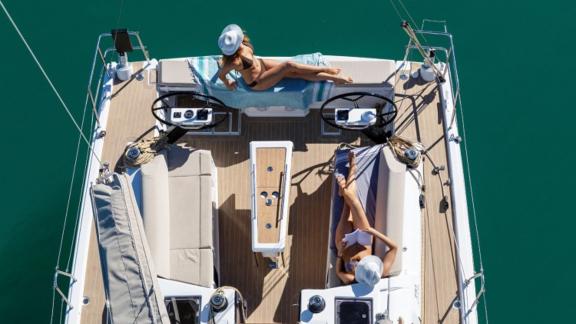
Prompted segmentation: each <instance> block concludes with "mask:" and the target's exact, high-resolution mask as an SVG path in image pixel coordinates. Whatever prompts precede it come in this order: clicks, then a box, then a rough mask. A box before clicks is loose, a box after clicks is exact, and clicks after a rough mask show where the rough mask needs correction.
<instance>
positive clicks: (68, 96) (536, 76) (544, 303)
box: [0, 0, 576, 323]
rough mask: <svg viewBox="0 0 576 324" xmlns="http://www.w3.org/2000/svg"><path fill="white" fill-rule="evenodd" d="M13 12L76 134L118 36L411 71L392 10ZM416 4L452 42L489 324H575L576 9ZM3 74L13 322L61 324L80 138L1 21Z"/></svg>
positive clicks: (1, 218)
mask: <svg viewBox="0 0 576 324" xmlns="http://www.w3.org/2000/svg"><path fill="white" fill-rule="evenodd" d="M2 1H3V2H4V4H5V5H6V7H7V8H8V9H9V10H10V12H11V13H12V15H13V18H14V20H15V21H16V22H17V24H18V25H19V27H20V28H21V31H22V33H23V34H24V35H25V37H26V38H27V40H28V42H29V43H30V46H31V47H32V49H33V50H34V51H35V52H36V54H37V56H38V59H39V60H40V61H41V63H42V65H43V66H44V68H45V69H46V72H47V73H48V75H49V76H50V78H51V79H52V81H53V83H54V85H55V86H56V88H57V89H58V91H59V92H60V94H61V95H62V98H63V99H64V101H65V102H66V103H67V105H68V106H69V108H70V110H71V112H72V114H73V115H74V117H75V118H76V119H77V120H80V119H81V116H82V111H83V106H84V100H85V98H86V84H87V81H88V73H89V71H90V64H91V62H92V57H93V51H94V46H95V44H96V39H97V36H98V35H99V34H100V33H102V32H108V31H109V30H110V29H111V28H114V27H127V28H129V29H131V30H137V31H140V33H141V36H142V38H143V40H144V42H145V44H146V45H147V46H148V48H149V50H150V54H151V55H152V56H153V57H155V58H165V57H184V56H195V55H204V54H215V53H217V52H218V47H217V44H216V38H217V36H218V35H219V33H220V31H221V29H222V28H223V27H224V26H225V25H226V24H228V23H237V24H239V25H241V26H242V27H243V28H244V29H245V30H246V31H247V32H248V34H249V35H250V36H251V37H252V40H253V43H254V45H255V47H256V51H257V54H261V55H282V56H290V55H295V54H301V53H310V52H316V51H320V52H322V53H324V54H337V55H350V56H367V57H382V58H395V59H401V58H402V56H403V51H404V45H405V44H406V43H407V37H406V35H405V34H404V33H403V31H402V30H401V29H400V27H399V26H400V20H401V18H400V17H399V16H398V15H397V13H396V12H395V10H394V8H393V6H392V5H391V4H390V2H388V1H300V0H298V1H286V2H270V1H149V0H140V1H134V0H124V1H120V0H118V1H111V0H99V1H72V0H57V1H20V0H18V1H17V0H2ZM395 4H396V5H397V7H398V8H399V10H400V11H401V16H402V17H403V18H404V19H409V17H408V15H407V14H406V13H404V12H403V11H402V6H401V4H400V3H399V2H395ZM403 4H404V5H405V7H406V8H407V9H408V10H409V12H410V16H411V17H412V18H413V19H414V20H415V21H417V22H418V23H419V22H420V21H421V20H422V19H423V18H432V19H444V20H446V21H447V22H448V28H449V30H450V32H452V33H453V34H454V41H455V45H456V53H457V58H458V67H459V70H460V79H461V84H462V91H461V94H462V100H463V107H464V111H465V117H466V119H465V121H466V130H467V137H466V138H465V141H466V142H467V144H468V147H469V155H470V167H471V176H472V179H473V187H474V196H475V200H476V208H477V211H478V226H479V230H480V242H481V247H482V253H483V257H484V269H485V273H486V280H487V286H486V290H487V295H486V297H487V307H488V312H489V319H490V322H492V323H544V322H546V323H567V322H574V316H573V315H571V313H570V312H571V311H572V310H573V309H574V307H575V306H576V301H575V300H574V297H573V293H574V291H575V290H576V280H574V273H575V271H574V266H575V265H576V261H575V260H576V259H575V257H576V244H575V242H574V239H575V238H576V235H575V234H574V232H575V230H574V228H575V227H576V212H575V208H574V203H575V202H576V199H575V198H574V194H575V193H576V189H575V188H574V183H575V180H576V179H575V176H574V171H573V169H572V167H573V166H574V162H575V158H574V157H575V155H576V154H575V153H574V151H575V148H574V144H573V143H574V140H575V139H576V135H575V133H574V129H575V128H576V127H575V126H574V125H575V123H574V118H575V117H576V105H575V104H574V94H575V93H576V90H575V89H574V80H575V76H576V69H575V66H576V64H575V60H576V56H575V55H574V50H575V49H576V45H575V41H576V37H575V36H574V34H575V32H576V28H575V27H574V26H573V20H574V17H576V10H575V8H576V5H574V4H573V2H571V1H559V0H551V1H544V2H543V1H518V0H514V1H501V0H500V1H495V0H485V1H456V0H444V1H416V0H407V1H404V2H403ZM0 67H1V70H0V111H1V117H0V120H1V121H2V123H1V124H2V139H1V140H0V143H2V144H1V146H0V147H1V148H0V258H1V259H0V314H1V315H0V323H49V322H50V311H51V300H52V296H53V290H52V279H53V273H54V268H55V266H56V260H57V257H58V248H59V242H60V235H61V232H62V226H63V221H64V215H65V210H66V205H67V197H68V188H69V186H70V183H71V173H72V168H73V163H74V153H75V150H76V144H77V133H76V130H75V128H74V126H73V124H72V123H71V121H70V120H69V119H68V117H67V115H66V113H65V111H64V109H63V107H62V106H61V104H60V103H59V101H58V99H57V98H56V96H55V95H54V93H53V92H52V91H51V89H50V87H49V85H48V83H47V82H46V81H45V80H44V79H43V77H42V74H41V73H40V71H39V70H38V68H37V67H36V66H35V64H34V62H33V60H32V58H31V57H30V55H29V54H28V53H27V52H26V49H25V47H24V45H23V44H22V42H21V41H20V40H19V38H18V35H17V34H16V32H15V30H14V29H13V28H12V26H11V25H10V23H9V21H8V19H7V18H6V16H5V15H4V14H3V13H0ZM87 120H88V119H87ZM82 152H85V148H83V150H82ZM82 156H84V155H82ZM78 171H79V174H77V178H76V180H77V181H76V185H75V186H74V190H73V191H74V192H73V193H74V194H73V196H72V199H71V202H72V205H73V206H74V203H75V202H77V199H78V197H77V196H78V192H79V185H78V184H79V183H80V181H81V180H82V179H81V177H82V167H81V166H79V167H78ZM70 214H71V215H70V218H69V219H68V222H67V226H68V227H67V233H68V234H67V235H65V241H64V245H63V251H62V256H61V258H62V260H61V262H60V264H61V267H63V268H65V266H66V263H67V258H68V255H69V252H70V249H71V241H70V233H71V232H72V229H73V226H74V218H75V213H74V212H73V210H72V212H71V213H70ZM55 318H56V320H55V321H54V322H55V323H58V322H59V309H58V308H56V317H55Z"/></svg>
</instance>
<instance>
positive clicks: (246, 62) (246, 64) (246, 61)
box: [240, 42, 254, 70]
mask: <svg viewBox="0 0 576 324" xmlns="http://www.w3.org/2000/svg"><path fill="white" fill-rule="evenodd" d="M242 44H243V45H245V46H247V47H249V48H250V49H251V50H252V52H254V46H252V44H250V42H242ZM252 57H254V56H252ZM240 61H242V70H248V69H250V68H251V67H253V66H254V60H252V59H250V58H247V57H245V56H242V55H241V56H240Z"/></svg>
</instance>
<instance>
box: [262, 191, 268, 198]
mask: <svg viewBox="0 0 576 324" xmlns="http://www.w3.org/2000/svg"><path fill="white" fill-rule="evenodd" d="M260 197H262V198H266V197H268V192H266V191H262V192H261V193H260Z"/></svg>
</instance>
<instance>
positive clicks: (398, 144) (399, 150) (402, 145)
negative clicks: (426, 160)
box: [387, 135, 424, 168]
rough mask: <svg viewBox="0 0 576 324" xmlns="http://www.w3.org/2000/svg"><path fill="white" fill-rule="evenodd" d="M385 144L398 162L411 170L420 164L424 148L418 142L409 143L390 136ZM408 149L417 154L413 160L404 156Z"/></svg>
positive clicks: (398, 137)
mask: <svg viewBox="0 0 576 324" xmlns="http://www.w3.org/2000/svg"><path fill="white" fill-rule="evenodd" d="M387 142H388V145H389V146H390V149H391V150H392V153H394V155H395V156H396V158H397V159H398V160H399V161H400V162H402V163H404V164H406V165H408V166H409V167H411V168H417V167H418V165H420V162H422V154H421V152H422V151H423V150H424V146H422V144H420V143H418V142H411V141H409V140H407V139H404V138H402V137H400V136H396V135H393V136H391V137H390V138H389V139H388V140H387ZM410 149H412V150H416V151H417V152H418V155H417V156H416V158H415V159H411V158H409V157H408V156H406V151H407V150H410Z"/></svg>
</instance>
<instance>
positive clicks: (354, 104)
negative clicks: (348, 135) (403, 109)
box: [320, 92, 398, 131]
mask: <svg viewBox="0 0 576 324" xmlns="http://www.w3.org/2000/svg"><path fill="white" fill-rule="evenodd" d="M338 108H340V109H344V110H346V109H348V110H349V111H352V110H353V109H366V108H375V109H376V114H375V115H373V118H375V122H374V123H372V124H371V125H358V126H347V125H344V124H342V123H340V124H338V123H336V121H335V120H336V118H337V117H338V116H336V115H335V113H334V114H333V115H329V114H328V113H327V109H330V110H334V111H335V109H338ZM346 114H349V112H348V113H346ZM397 115H398V108H397V107H396V104H395V103H394V102H393V101H392V100H390V99H388V98H386V97H384V96H383V95H380V94H376V93H370V92H347V93H343V94H340V95H337V96H334V97H331V98H328V99H327V100H326V101H324V103H323V104H322V106H321V107H320V116H321V117H322V119H323V120H324V122H325V123H326V124H328V125H330V126H332V127H335V128H338V129H344V130H355V131H365V130H367V129H368V128H375V127H376V128H383V127H384V126H386V125H388V124H390V123H392V122H393V121H394V119H396V116H397Z"/></svg>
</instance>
